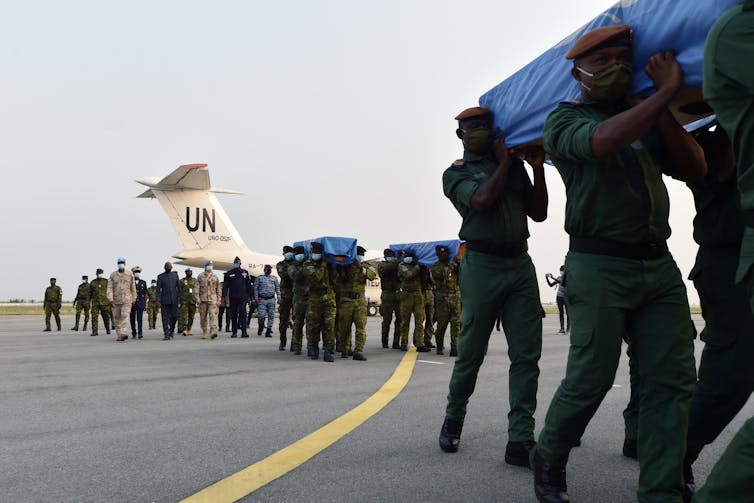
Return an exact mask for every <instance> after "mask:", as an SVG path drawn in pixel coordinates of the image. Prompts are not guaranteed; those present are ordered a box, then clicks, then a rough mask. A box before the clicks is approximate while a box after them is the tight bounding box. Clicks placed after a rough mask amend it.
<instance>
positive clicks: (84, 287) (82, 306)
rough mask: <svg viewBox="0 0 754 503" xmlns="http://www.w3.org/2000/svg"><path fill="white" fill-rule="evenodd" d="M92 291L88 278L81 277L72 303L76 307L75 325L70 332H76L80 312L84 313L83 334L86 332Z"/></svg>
mask: <svg viewBox="0 0 754 503" xmlns="http://www.w3.org/2000/svg"><path fill="white" fill-rule="evenodd" d="M91 299H92V290H91V287H90V286H89V276H86V275H84V276H81V284H80V285H79V289H78V290H77V291H76V298H75V299H74V300H73V303H74V304H75V305H76V323H75V324H74V325H73V328H72V329H71V330H75V331H78V329H79V320H80V319H81V311H84V327H83V328H82V331H83V332H86V326H87V325H88V324H89V309H90V308H91Z"/></svg>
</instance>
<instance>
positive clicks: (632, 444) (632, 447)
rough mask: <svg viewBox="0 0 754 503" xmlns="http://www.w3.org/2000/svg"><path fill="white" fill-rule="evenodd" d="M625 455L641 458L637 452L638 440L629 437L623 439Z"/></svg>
mask: <svg viewBox="0 0 754 503" xmlns="http://www.w3.org/2000/svg"><path fill="white" fill-rule="evenodd" d="M623 455H624V456H626V457H627V458H631V459H639V455H638V453H637V452H636V440H631V439H630V438H627V439H625V440H623Z"/></svg>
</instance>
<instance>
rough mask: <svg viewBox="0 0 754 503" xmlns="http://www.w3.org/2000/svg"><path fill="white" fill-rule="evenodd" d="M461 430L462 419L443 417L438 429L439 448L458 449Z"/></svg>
mask: <svg viewBox="0 0 754 503" xmlns="http://www.w3.org/2000/svg"><path fill="white" fill-rule="evenodd" d="M462 430H463V421H458V420H456V419H450V418H449V417H446V418H445V421H444V422H443V423H442V429H441V430H440V449H442V450H443V451H445V452H456V451H458V445H459V444H460V443H461V431H462Z"/></svg>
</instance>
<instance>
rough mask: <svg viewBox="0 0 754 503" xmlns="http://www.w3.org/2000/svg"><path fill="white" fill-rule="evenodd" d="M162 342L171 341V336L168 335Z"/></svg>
mask: <svg viewBox="0 0 754 503" xmlns="http://www.w3.org/2000/svg"><path fill="white" fill-rule="evenodd" d="M162 340H163V341H169V340H170V336H169V335H166V336H164V337H163V338H162Z"/></svg>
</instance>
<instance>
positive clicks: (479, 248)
mask: <svg viewBox="0 0 754 503" xmlns="http://www.w3.org/2000/svg"><path fill="white" fill-rule="evenodd" d="M466 248H468V249H469V250H473V251H475V252H479V253H485V254H487V255H495V256H496V257H504V258H512V257H518V256H519V255H521V254H522V253H524V252H526V251H527V250H528V249H529V245H528V244H527V243H526V241H521V242H518V243H493V242H492V241H480V240H469V241H466Z"/></svg>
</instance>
